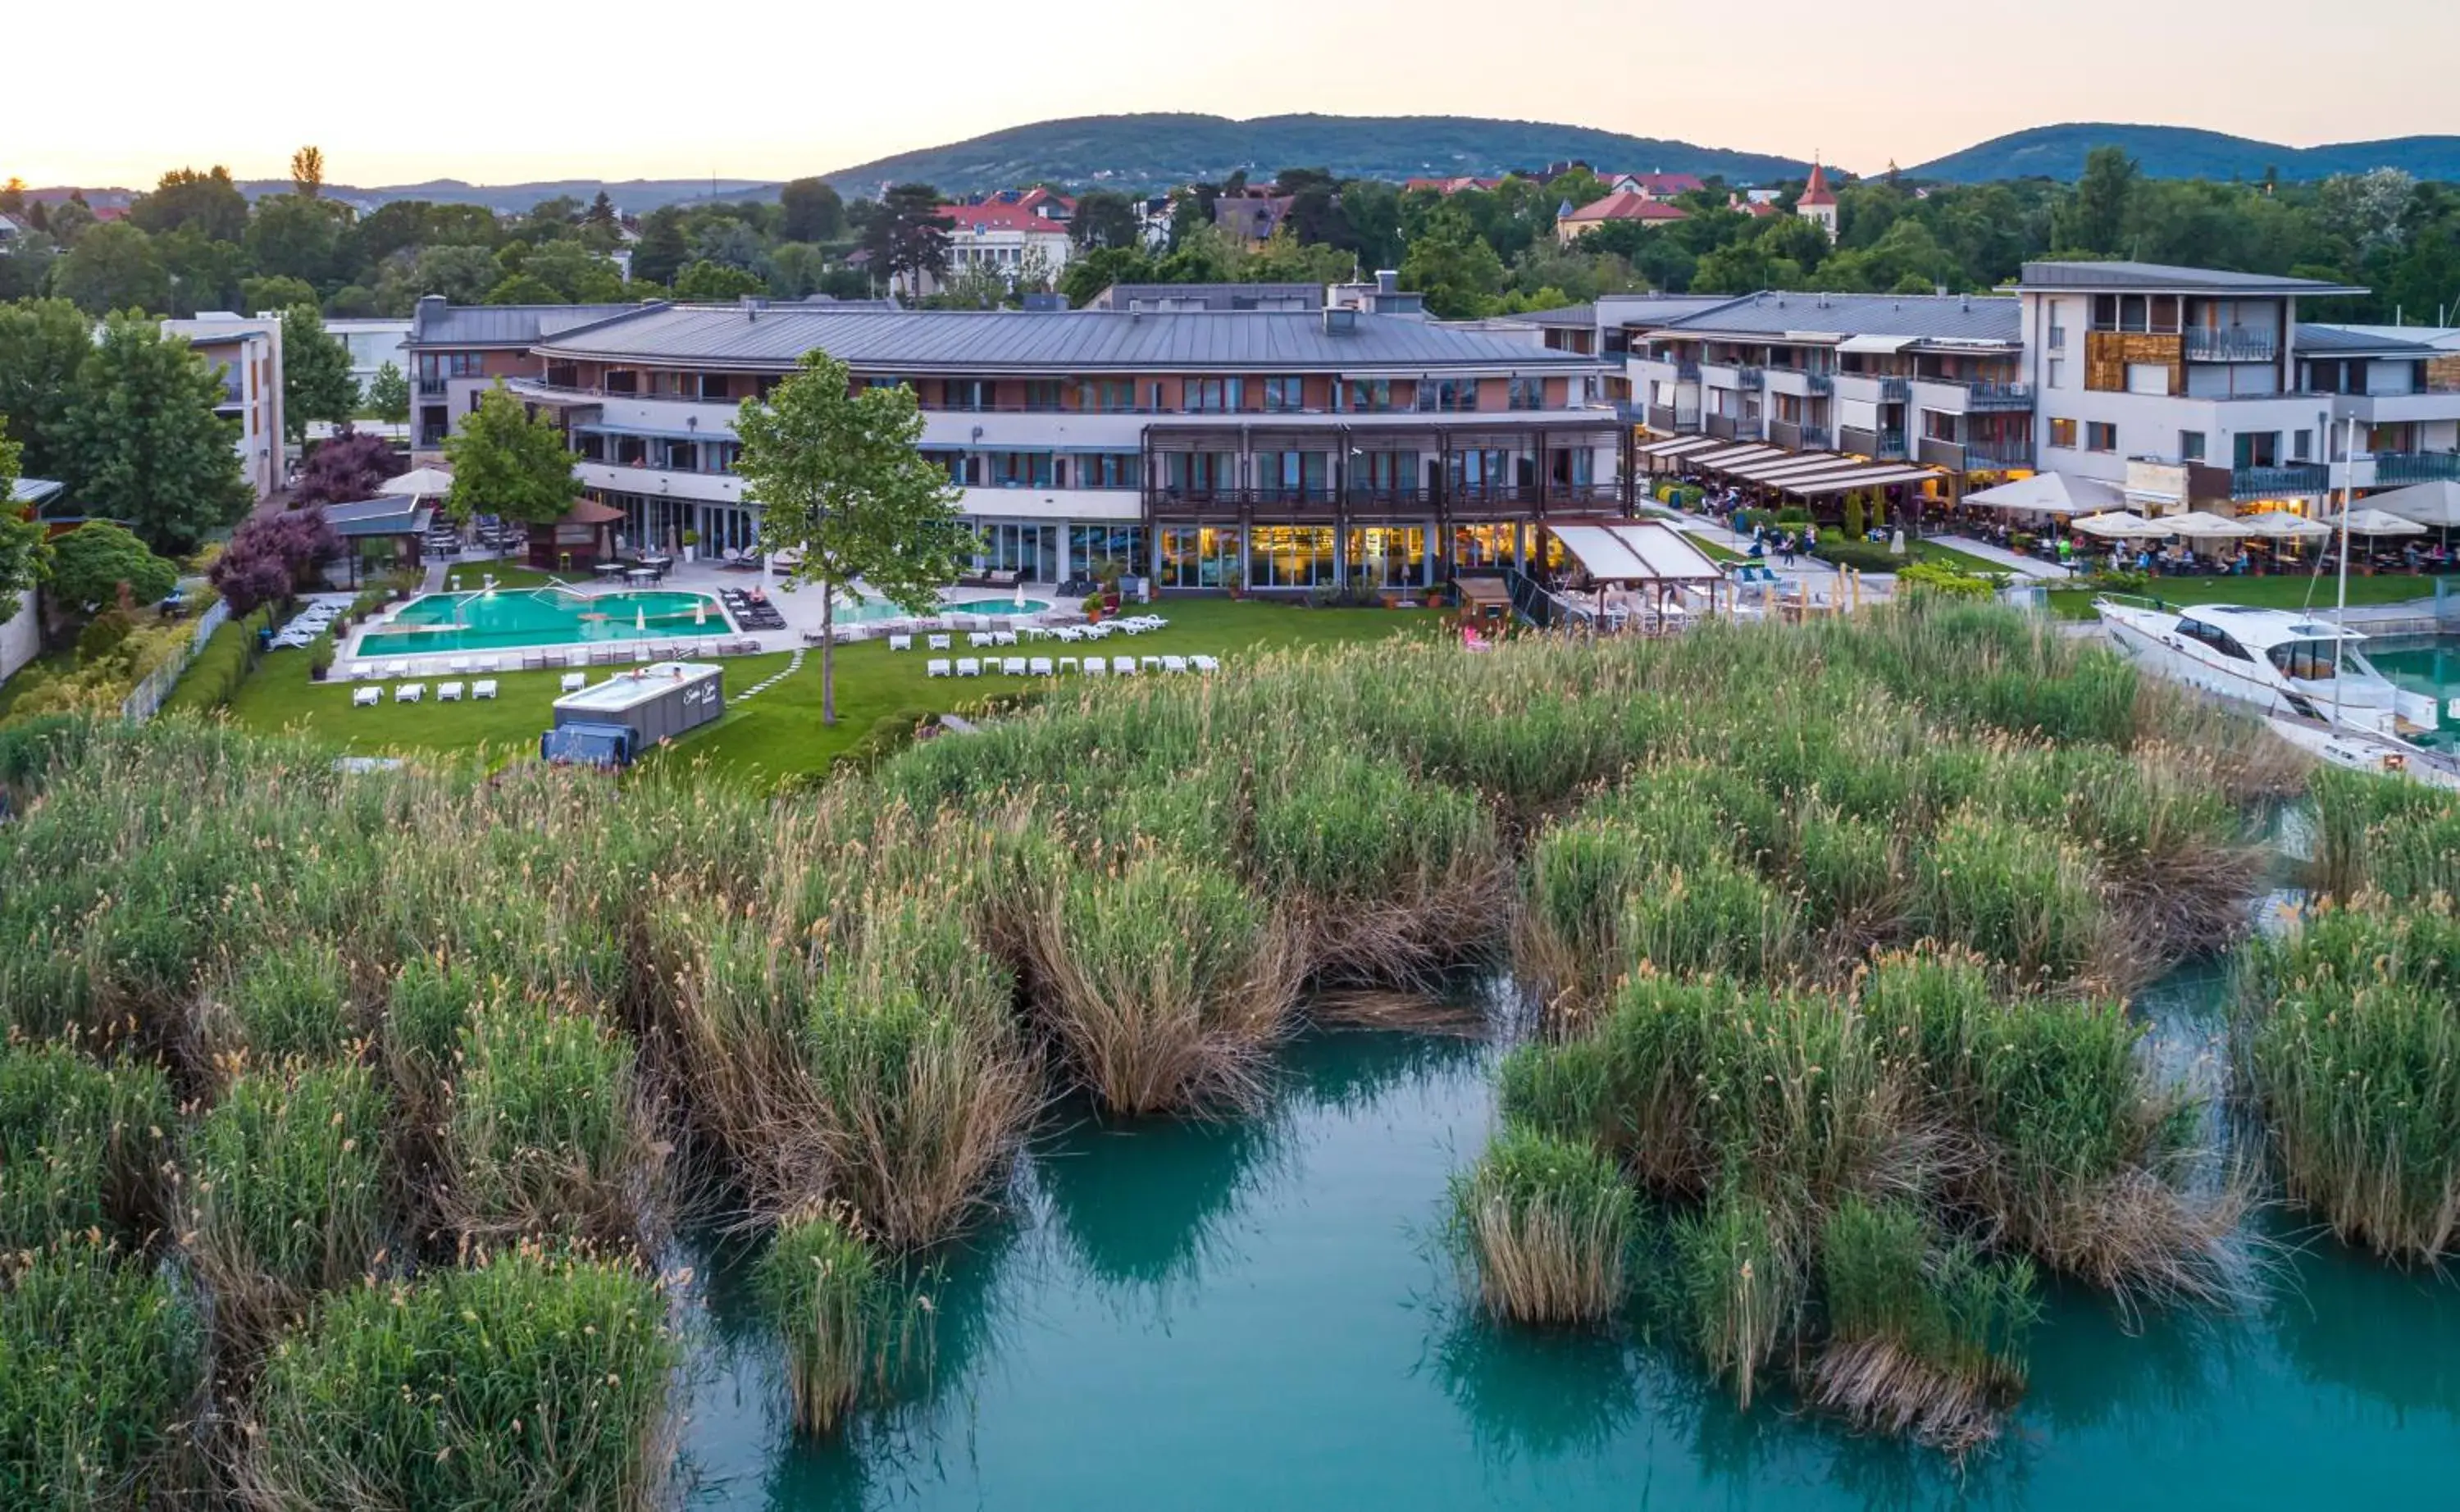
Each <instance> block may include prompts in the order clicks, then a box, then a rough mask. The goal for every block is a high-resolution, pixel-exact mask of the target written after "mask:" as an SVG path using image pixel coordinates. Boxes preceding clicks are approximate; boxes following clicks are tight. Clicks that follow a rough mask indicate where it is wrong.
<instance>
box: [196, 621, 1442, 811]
mask: <svg viewBox="0 0 2460 1512" xmlns="http://www.w3.org/2000/svg"><path fill="white" fill-rule="evenodd" d="M1153 612H1155V613H1158V614H1161V615H1163V616H1165V617H1166V618H1168V619H1169V620H1170V622H1171V623H1170V626H1169V628H1166V629H1159V630H1151V631H1148V632H1146V633H1145V634H1142V635H1135V636H1123V635H1113V636H1112V637H1110V638H1109V639H1108V640H1106V641H1104V642H1102V643H1101V649H1102V650H1103V652H1104V654H1106V655H1110V656H1152V655H1174V656H1183V655H1188V654H1191V653H1195V654H1205V655H1215V656H1221V657H1225V658H1227V657H1239V656H1246V655H1252V654H1255V653H1256V652H1258V651H1261V650H1271V649H1276V648H1281V647H1290V646H1328V645H1339V644H1347V643H1350V642H1357V641H1374V640H1383V639H1386V638H1388V637H1391V636H1396V635H1404V634H1409V633H1412V632H1416V633H1420V634H1427V633H1431V632H1432V628H1433V627H1434V626H1435V624H1436V623H1437V619H1438V615H1437V613H1436V611H1433V610H1430V609H1311V608H1303V607H1295V606H1288V605H1278V604H1263V603H1258V602H1255V601H1253V600H1243V601H1237V602H1234V601H1232V600H1228V599H1178V600H1171V601H1169V602H1166V603H1163V604H1160V605H1156V606H1155V607H1154V609H1153ZM964 645H965V643H964V641H963V640H962V638H961V639H959V640H958V642H957V646H958V647H959V648H960V649H959V650H950V651H946V652H938V653H930V654H941V655H946V656H949V657H952V658H953V657H956V656H962V655H965V654H968V652H967V651H965V650H964V649H963V648H964ZM1090 650H1091V648H1090V647H1086V646H1062V645H1061V644H1060V643H1058V642H1056V641H1048V642H1036V643H1034V644H1033V645H1031V646H1019V647H1018V648H1016V650H1014V651H1012V652H1011V651H1008V650H1007V649H1006V648H1003V649H1002V652H1001V653H1002V654H1003V655H1010V654H1012V655H1020V656H1050V657H1052V658H1054V659H1055V658H1057V657H1058V656H1060V655H1062V654H1072V655H1080V656H1081V655H1084V654H1087V653H1089V652H1090ZM971 654H975V655H981V654H983V653H981V652H973V653H971ZM928 659H929V655H928V654H926V653H925V652H924V650H923V649H922V646H921V643H920V642H919V641H918V642H917V643H916V649H915V650H911V651H899V652H895V653H892V652H891V651H890V650H888V643H887V642H886V641H885V640H875V641H864V642H860V643H859V644H856V645H852V646H840V647H838V653H837V692H838V722H837V724H836V725H834V726H829V725H823V724H821V723H820V656H819V652H818V650H816V649H815V650H812V651H810V652H808V653H807V654H806V655H805V656H804V658H803V666H802V669H801V670H800V671H797V672H795V674H794V675H793V676H791V677H788V678H787V679H786V680H785V681H783V682H781V683H779V684H777V685H776V686H775V687H774V688H772V689H770V690H768V691H767V692H763V693H761V694H760V695H759V696H758V697H756V698H753V699H752V700H751V701H750V702H748V703H742V704H736V705H733V706H732V707H730V708H729V709H728V710H727V713H726V716H725V718H724V719H723V720H722V721H720V722H719V723H718V725H717V726H716V727H715V728H713V729H710V730H707V731H704V732H702V733H700V734H697V735H693V736H691V737H690V738H689V739H688V740H685V741H683V742H681V743H680V744H678V745H677V746H676V747H675V748H674V750H673V752H672V753H671V756H669V757H668V759H675V760H685V761H700V760H706V761H708V762H709V763H710V765H711V766H713V767H715V768H717V769H719V770H722V771H727V772H731V773H736V774H740V775H742V776H744V777H749V778H753V779H774V778H775V777H780V776H783V775H786V774H789V773H796V772H816V771H820V770H822V769H824V768H826V767H827V766H828V764H829V763H830V762H831V761H832V760H834V759H835V758H836V757H837V756H838V755H840V754H842V753H843V752H845V751H846V750H847V749H849V748H850V747H852V746H853V745H854V744H855V743H856V742H857V741H859V740H860V739H861V738H862V737H863V736H864V735H867V734H869V733H870V731H871V727H872V726H873V725H874V724H875V723H877V722H878V721H879V720H880V719H881V718H883V717H885V716H888V715H891V714H894V715H899V716H901V717H906V716H910V717H912V718H914V719H917V720H920V719H922V718H923V717H925V716H926V715H929V714H935V713H944V712H945V711H947V710H950V709H953V708H955V707H956V706H957V705H959V704H961V703H965V702H969V701H971V700H973V699H976V698H980V697H982V696H983V695H984V694H986V693H993V692H1014V691H1016V690H1017V689H1020V688H1025V687H1031V686H1034V685H1036V684H1040V683H1045V682H1047V679H1042V678H1023V677H1002V676H996V675H986V676H983V677H967V678H951V677H927V676H925V675H924V674H923V663H924V662H925V661H926V660H928ZM789 661H790V655H789V653H787V652H784V651H776V652H772V653H769V654H766V655H761V656H744V657H730V658H728V659H727V661H726V664H725V665H726V687H727V692H728V695H729V696H730V697H732V695H734V694H736V693H739V692H743V691H744V690H745V689H748V688H750V687H752V686H753V685H754V684H756V683H761V682H765V681H767V680H768V679H769V678H771V677H773V676H774V675H776V674H777V673H778V672H780V671H784V670H785V668H786V667H787V665H788V663H789ZM607 671H608V669H592V670H591V671H590V680H591V681H592V682H597V681H600V680H602V679H603V678H604V677H605V675H606V673H607ZM494 675H495V679H496V684H497V688H498V693H497V696H496V698H495V699H494V700H493V701H489V702H464V703H459V704H441V705H439V704H437V703H435V701H434V700H435V685H436V683H437V682H438V681H440V680H441V679H438V678H435V677H429V678H426V679H424V681H425V682H426V683H427V685H428V690H427V696H428V701H427V702H425V703H417V704H396V703H394V702H393V701H392V686H393V685H392V683H390V682H388V683H383V684H378V685H375V686H380V687H382V688H384V689H385V701H384V703H382V704H381V705H379V706H378V707H376V708H373V709H357V708H353V707H352V706H351V704H350V690H351V689H352V688H353V687H365V686H369V685H367V684H363V683H362V684H353V683H346V682H339V681H335V682H326V683H319V682H314V681H311V680H310V679H309V678H308V676H307V652H306V651H301V650H280V651H272V652H268V653H267V654H266V655H265V658H264V660H263V661H262V662H261V663H260V664H259V666H258V668H257V670H256V671H255V673H254V674H253V675H252V676H250V677H249V678H248V679H247V680H246V681H245V682H244V683H243V684H242V685H241V686H240V690H239V692H238V693H237V694H236V695H235V696H234V697H233V698H232V699H231V701H230V713H231V717H232V718H233V719H234V720H236V721H237V722H238V723H240V724H243V725H245V726H247V727H249V728H251V729H255V730H260V731H268V732H269V731H276V730H289V729H298V730H304V731H306V732H307V733H308V734H310V735H315V736H317V737H318V738H321V739H331V740H335V741H338V742H340V743H341V744H342V745H343V746H344V747H345V748H346V749H347V750H349V751H350V753H351V754H353V755H360V756H386V755H411V754H417V753H422V752H474V751H478V750H480V749H482V748H483V749H484V750H486V751H487V752H489V753H491V754H493V755H495V756H499V757H501V756H515V755H519V754H520V753H522V752H525V751H535V750H536V749H538V737H539V734H540V732H541V731H543V730H545V729H546V728H547V726H548V725H550V724H552V723H553V722H554V714H553V713H552V706H553V705H554V703H555V700H556V698H557V697H558V696H559V693H558V691H557V690H558V686H559V679H560V678H561V677H562V672H561V671H536V672H498V673H496V674H494ZM461 680H462V681H464V682H467V681H472V680H473V679H470V678H463V679H461Z"/></svg>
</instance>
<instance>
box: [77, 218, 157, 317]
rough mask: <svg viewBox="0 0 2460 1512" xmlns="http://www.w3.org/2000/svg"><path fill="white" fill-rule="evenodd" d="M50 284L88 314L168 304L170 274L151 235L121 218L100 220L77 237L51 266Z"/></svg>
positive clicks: (153, 307) (152, 308)
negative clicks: (72, 244)
mask: <svg viewBox="0 0 2460 1512" xmlns="http://www.w3.org/2000/svg"><path fill="white" fill-rule="evenodd" d="M52 287H53V288H54V289H56V290H57V291H58V292H59V294H60V296H61V297H62V298H64V299H67V300H69V301H70V302H72V303H73V304H74V305H75V306H76V307H77V308H78V309H82V310H84V311H85V312H86V313H87V314H89V315H97V316H98V315H106V314H109V313H110V312H111V311H113V310H115V309H150V310H153V311H155V312H157V313H160V312H162V311H165V310H168V309H170V308H171V274H170V270H169V269H168V268H165V267H164V266H162V254H161V253H160V252H159V251H157V250H155V247H154V239H153V238H152V237H150V236H147V235H146V234H145V233H144V232H142V231H140V230H138V229H137V227H135V226H133V225H130V224H127V223H125V222H117V221H115V222H106V223H104V224H100V225H97V226H95V228H94V229H93V230H91V231H88V232H86V233H85V235H84V236H83V237H81V238H79V239H78V241H77V245H76V249H75V250H74V251H73V252H71V253H69V255H68V256H66V257H64V258H62V259H60V266H58V267H57V268H55V269H53V273H52Z"/></svg>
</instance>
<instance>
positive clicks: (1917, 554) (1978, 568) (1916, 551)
mask: <svg viewBox="0 0 2460 1512" xmlns="http://www.w3.org/2000/svg"><path fill="white" fill-rule="evenodd" d="M1905 554H1906V555H1907V556H1909V557H1912V558H1913V559H1914V560H1915V561H1917V562H1940V563H1944V564H1947V565H1948V566H1951V567H1954V568H1955V569H1956V570H1957V571H1959V572H1973V573H1979V574H1981V575H1983V576H1985V577H1994V578H2012V577H2014V576H2015V575H2016V570H2015V568H2013V567H2010V566H2008V565H2007V564H2005V563H2004V562H1993V561H1991V560H1990V559H1989V558H1988V557H1977V556H1975V555H1974V554H1973V553H1971V552H1969V551H1959V550H1957V549H1956V548H1955V547H1954V546H1942V545H1940V544H1939V543H1936V542H1930V541H1908V542H1906V543H1905Z"/></svg>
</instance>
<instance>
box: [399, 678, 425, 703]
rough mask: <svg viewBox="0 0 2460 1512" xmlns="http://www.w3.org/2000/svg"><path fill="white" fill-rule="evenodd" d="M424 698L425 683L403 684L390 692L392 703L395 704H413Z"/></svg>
mask: <svg viewBox="0 0 2460 1512" xmlns="http://www.w3.org/2000/svg"><path fill="white" fill-rule="evenodd" d="M426 696H427V685H426V684H425V683H404V684H402V685H401V686H400V687H398V688H396V689H394V690H393V691H392V701H393V702H394V703H397V704H414V703H416V702H418V701H419V700H420V699H422V698H424V697H426Z"/></svg>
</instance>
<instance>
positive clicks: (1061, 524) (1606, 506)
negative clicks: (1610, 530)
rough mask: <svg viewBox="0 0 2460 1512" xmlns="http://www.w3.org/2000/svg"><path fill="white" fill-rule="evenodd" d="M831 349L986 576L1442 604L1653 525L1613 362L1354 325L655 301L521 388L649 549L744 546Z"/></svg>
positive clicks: (1309, 319)
mask: <svg viewBox="0 0 2460 1512" xmlns="http://www.w3.org/2000/svg"><path fill="white" fill-rule="evenodd" d="M815 349H816V350H819V351H827V352H829V353H830V354H831V355H833V356H835V357H837V358H838V359H839V360H840V361H842V362H844V363H846V364H847V365H848V366H849V367H850V368H851V369H852V370H853V372H854V374H855V380H856V382H858V383H861V384H873V385H878V384H905V385H908V386H910V387H911V388H912V389H913V390H914V392H915V394H917V395H918V396H919V398H920V400H921V405H922V410H923V419H924V435H923V448H924V450H925V451H926V453H927V454H928V455H929V456H930V457H932V458H934V459H936V460H937V461H939V462H940V463H941V464H942V465H943V466H944V467H946V468H947V470H948V476H949V478H950V479H951V480H952V481H953V482H954V483H955V484H956V485H957V486H958V487H959V488H960V489H961V490H962V491H963V492H962V498H963V501H964V509H965V516H966V518H967V520H968V522H970V523H971V524H972V525H973V526H974V527H975V528H976V529H977V531H978V532H979V533H980V535H981V537H982V539H983V543H984V545H983V555H982V558H981V561H980V565H981V567H982V568H984V569H986V570H992V569H1009V570H1015V571H1019V572H1021V573H1023V574H1024V575H1025V576H1026V577H1027V578H1028V579H1029V580H1031V581H1034V582H1038V583H1052V582H1062V581H1066V580H1068V579H1070V578H1074V577H1080V576H1084V575H1086V573H1087V572H1088V570H1089V569H1090V568H1091V567H1092V565H1093V564H1097V563H1103V562H1116V563H1119V564H1123V565H1125V566H1127V567H1129V568H1130V570H1133V571H1136V572H1140V573H1144V574H1147V575H1149V576H1151V577H1152V578H1153V579H1154V580H1155V581H1156V584H1157V586H1160V587H1162V588H1165V589H1197V588H1210V589H1241V590H1246V589H1253V590H1256V591H1273V590H1305V589H1311V588H1317V587H1324V586H1332V585H1336V584H1341V583H1363V584H1368V585H1371V586H1391V587H1407V586H1424V585H1428V584H1431V583H1437V582H1441V581H1442V580H1443V579H1444V578H1445V577H1446V576H1448V575H1449V574H1450V573H1451V572H1453V571H1454V570H1457V569H1460V568H1464V567H1482V566H1497V565H1501V564H1507V563H1523V562H1526V561H1528V560H1529V559H1530V556H1531V554H1532V553H1533V552H1536V551H1538V550H1539V549H1541V545H1540V543H1539V542H1538V532H1537V529H1536V526H1537V525H1538V522H1541V521H1544V520H1546V519H1548V518H1549V517H1551V516H1595V515H1598V514H1601V513H1615V512H1621V511H1622V510H1623V509H1624V508H1625V507H1626V505H1627V494H1626V492H1625V484H1624V480H1625V479H1626V478H1627V477H1628V472H1627V469H1626V468H1625V466H1624V454H1625V452H1626V450H1627V448H1628V446H1629V444H1630V440H1631V431H1630V428H1629V427H1628V426H1627V425H1624V424H1622V422H1621V421H1620V419H1619V418H1618V415H1617V413H1616V410H1615V409H1614V407H1613V406H1612V405H1611V403H1609V402H1607V401H1606V400H1604V399H1603V398H1602V397H1601V395H1602V392H1603V385H1604V381H1605V379H1606V376H1607V373H1608V369H1607V367H1606V366H1605V364H1603V363H1601V361H1600V360H1598V359H1597V358H1595V357H1591V356H1587V355H1583V354H1580V353H1574V352H1565V351H1549V350H1546V349H1545V348H1543V347H1540V346H1537V345H1534V344H1531V343H1528V342H1525V341H1518V340H1510V339H1504V338H1500V337H1495V336H1489V335H1485V334H1481V333H1478V332H1475V331H1470V330H1452V329H1448V328H1445V327H1443V326H1439V325H1434V324H1431V323H1429V322H1426V321H1423V320H1418V319H1411V318H1408V317H1404V316H1394V315H1383V314H1375V313H1370V312H1367V311H1362V310H1357V309H1337V308H1336V309H1310V310H1287V309H1183V308H1182V309H1166V310H1145V309H1124V310H1099V309H1082V310H1069V311H1049V312H1028V311H1012V310H989V311H970V310H894V309H865V308H852V307H846V306H832V305H828V304H800V305H786V304H779V305H771V304H768V303H766V302H764V301H760V300H756V299H754V300H747V301H745V302H743V303H742V304H740V305H733V306H681V305H651V306H645V307H637V308H633V309H626V311H624V312H622V313H620V314H614V315H609V316H605V317H604V318H601V319H598V320H595V321H591V322H589V323H586V324H576V325H572V326H569V327H566V328H565V329H562V330H557V331H554V332H552V333H544V334H541V335H540V336H539V337H538V338H537V340H536V342H535V344H534V345H533V346H532V347H531V349H530V350H529V360H528V362H527V364H525V365H524V366H526V367H527V368H528V369H529V371H528V372H527V373H524V374H522V375H519V376H515V377H513V378H512V380H511V382H510V387H511V388H512V390H513V392H514V393H516V394H520V396H521V397H522V398H524V399H525V400H527V401H528V402H530V403H531V404H533V405H537V406H540V407H541V408H544V409H549V410H552V411H554V412H555V413H557V414H558V415H560V416H561V418H562V422H563V424H564V426H565V429H566V432H567V434H568V435H569V437H571V442H572V445H573V448H574V450H575V452H576V453H578V454H579V462H578V464H577V465H578V469H579V473H580V477H581V479H582V483H583V487H584V489H585V490H586V491H587V493H588V495H589V496H590V497H591V498H593V499H596V500H600V501H603V502H604V503H606V504H609V505H612V506H614V507H616V508H619V509H621V510H623V511H624V514H625V517H626V523H625V525H624V527H623V528H624V531H625V534H626V540H627V541H628V542H631V543H640V542H654V543H660V544H664V545H668V546H677V545H682V544H685V542H684V539H683V538H684V534H685V532H687V531H689V532H691V533H692V534H693V536H694V538H695V539H694V541H693V542H692V544H695V545H696V546H697V547H698V549H699V550H700V551H701V552H702V553H703V554H725V553H734V552H744V551H748V550H751V549H752V548H753V544H754V541H755V537H756V526H757V519H756V510H755V509H754V508H753V506H752V505H751V504H750V503H748V502H747V501H746V500H745V499H744V497H743V488H742V482H741V480H740V479H738V478H737V477H736V476H735V474H734V462H735V458H736V453H737V443H736V440H735V433H734V429H733V425H734V418H735V413H736V409H737V407H738V406H739V405H740V404H741V403H742V401H743V400H745V399H747V398H753V397H756V396H758V395H760V394H765V393H767V392H768V391H769V390H770V389H771V388H772V387H774V385H775V384H776V382H777V381H778V380H779V379H780V378H781V377H783V376H785V375H786V374H788V373H791V372H793V371H794V369H795V364H796V362H797V361H798V360H799V359H800V358H801V357H802V355H803V354H804V353H805V352H806V351H813V350H815Z"/></svg>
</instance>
